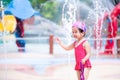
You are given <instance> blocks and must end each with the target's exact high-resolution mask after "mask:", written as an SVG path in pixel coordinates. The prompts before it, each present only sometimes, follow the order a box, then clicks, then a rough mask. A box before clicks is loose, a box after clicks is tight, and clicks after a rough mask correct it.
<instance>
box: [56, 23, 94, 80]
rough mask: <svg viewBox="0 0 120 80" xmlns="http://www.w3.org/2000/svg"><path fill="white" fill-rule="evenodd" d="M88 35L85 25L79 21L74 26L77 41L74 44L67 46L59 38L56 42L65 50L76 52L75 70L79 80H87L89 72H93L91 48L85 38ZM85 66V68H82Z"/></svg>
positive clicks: (74, 35)
mask: <svg viewBox="0 0 120 80" xmlns="http://www.w3.org/2000/svg"><path fill="white" fill-rule="evenodd" d="M85 33H86V26H85V23H83V22H80V21H77V22H75V23H74V24H73V25H72V35H73V37H74V38H75V39H76V40H75V41H74V42H73V43H72V44H70V45H68V46H67V45H65V44H63V43H62V41H61V40H60V39H59V38H55V41H56V42H57V43H58V44H59V45H60V46H61V47H62V48H63V49H65V50H71V49H74V50H75V59H76V65H75V70H76V72H77V77H78V80H87V79H88V76H89V72H90V70H91V67H92V66H91V62H90V59H89V58H90V55H91V47H90V44H89V42H88V41H87V40H86V39H85V38H84V36H85ZM81 64H82V65H83V68H82V66H81Z"/></svg>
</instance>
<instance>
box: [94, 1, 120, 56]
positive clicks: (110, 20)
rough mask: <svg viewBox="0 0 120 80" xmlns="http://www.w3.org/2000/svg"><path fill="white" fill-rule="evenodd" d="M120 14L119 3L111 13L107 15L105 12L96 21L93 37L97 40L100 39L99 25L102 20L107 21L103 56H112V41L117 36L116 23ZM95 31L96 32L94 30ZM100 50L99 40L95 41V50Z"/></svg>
mask: <svg viewBox="0 0 120 80" xmlns="http://www.w3.org/2000/svg"><path fill="white" fill-rule="evenodd" d="M119 14H120V3H119V4H117V5H116V6H115V7H114V9H113V10H112V11H111V13H110V14H109V13H108V12H105V13H104V15H103V17H102V18H100V19H98V23H97V25H96V26H97V27H96V26H95V35H94V37H95V38H97V39H100V37H101V25H102V24H103V21H104V20H107V24H108V26H107V31H108V34H107V38H108V40H106V45H105V50H104V52H103V54H113V50H114V40H113V38H115V37H116V35H117V30H118V21H117V17H118V15H119ZM96 29H97V30H96ZM98 46H99V48H101V40H99V41H97V42H96V41H95V48H96V47H98Z"/></svg>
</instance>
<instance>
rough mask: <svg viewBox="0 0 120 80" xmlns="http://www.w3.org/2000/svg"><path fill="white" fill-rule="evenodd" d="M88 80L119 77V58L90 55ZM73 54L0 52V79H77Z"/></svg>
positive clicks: (114, 79) (116, 78)
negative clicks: (90, 64)
mask: <svg viewBox="0 0 120 80" xmlns="http://www.w3.org/2000/svg"><path fill="white" fill-rule="evenodd" d="M91 62H92V69H91V72H90V76H89V79H88V80H120V58H116V57H107V56H105V57H101V56H99V57H92V58H91ZM74 64H75V63H74V57H73V56H71V55H69V56H68V55H67V54H60V55H59V54H55V55H49V54H42V55H41V54H38V53H37V54H36V53H11V54H0V80H77V77H76V72H75V70H74Z"/></svg>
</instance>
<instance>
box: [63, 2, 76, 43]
mask: <svg viewBox="0 0 120 80" xmlns="http://www.w3.org/2000/svg"><path fill="white" fill-rule="evenodd" d="M76 9H77V8H76V1H75V0H65V3H64V5H63V8H62V24H63V27H64V29H65V31H66V33H67V34H66V38H67V40H68V44H69V43H70V42H71V32H72V23H73V22H75V21H76Z"/></svg>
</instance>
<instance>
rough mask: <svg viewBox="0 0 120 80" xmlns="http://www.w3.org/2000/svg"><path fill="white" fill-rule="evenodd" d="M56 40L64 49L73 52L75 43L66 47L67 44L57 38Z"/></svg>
mask: <svg viewBox="0 0 120 80" xmlns="http://www.w3.org/2000/svg"><path fill="white" fill-rule="evenodd" d="M55 40H56V42H57V43H58V44H59V45H60V46H61V47H62V48H63V49H65V50H71V49H73V48H74V43H72V44H71V45H69V46H66V45H65V44H63V43H62V41H61V40H60V39H59V38H56V39H55Z"/></svg>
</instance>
